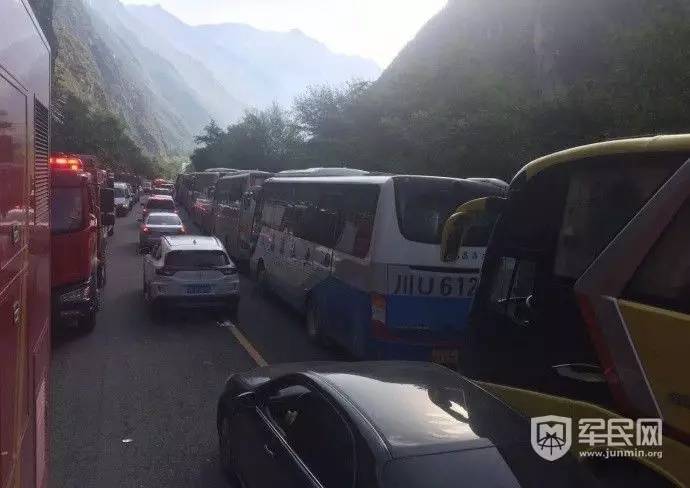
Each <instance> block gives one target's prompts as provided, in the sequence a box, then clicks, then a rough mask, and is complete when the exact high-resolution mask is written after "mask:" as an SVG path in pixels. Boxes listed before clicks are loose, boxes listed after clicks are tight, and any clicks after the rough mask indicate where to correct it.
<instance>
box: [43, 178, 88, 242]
mask: <svg viewBox="0 0 690 488" xmlns="http://www.w3.org/2000/svg"><path fill="white" fill-rule="evenodd" d="M82 195H83V193H82V189H81V188H78V187H75V188H55V187H54V188H53V191H52V195H51V202H50V226H51V231H52V232H53V233H54V234H60V233H65V232H74V231H77V230H80V229H81V228H82V227H83V226H84V212H83V211H82V198H83V197H82Z"/></svg>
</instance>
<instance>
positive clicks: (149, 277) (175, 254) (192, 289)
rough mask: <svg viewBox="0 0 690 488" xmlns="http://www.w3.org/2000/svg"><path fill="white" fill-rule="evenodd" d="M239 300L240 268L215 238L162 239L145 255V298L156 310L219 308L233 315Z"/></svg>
mask: <svg viewBox="0 0 690 488" xmlns="http://www.w3.org/2000/svg"><path fill="white" fill-rule="evenodd" d="M239 297H240V279H239V275H238V273H237V267H236V266H235V264H234V263H233V262H232V261H231V260H230V258H229V257H228V254H227V252H225V248H224V247H223V244H221V242H220V241H219V240H218V239H217V238H215V237H207V236H192V235H189V236H188V235H180V236H163V237H161V239H160V243H159V244H157V245H156V246H155V247H154V249H153V250H152V252H151V253H150V254H147V255H145V256H144V298H145V300H146V301H147V302H148V303H149V304H150V306H151V308H152V309H153V310H154V311H158V310H160V308H161V307H164V306H166V305H167V306H172V305H174V306H182V307H190V306H191V307H216V308H225V309H227V310H229V311H230V312H231V313H232V314H233V315H234V314H235V313H236V311H237V306H238V303H239Z"/></svg>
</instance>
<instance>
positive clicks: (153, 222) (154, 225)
mask: <svg viewBox="0 0 690 488" xmlns="http://www.w3.org/2000/svg"><path fill="white" fill-rule="evenodd" d="M184 233H185V228H184V225H183V224H182V220H181V219H180V216H179V215H177V214H176V213H173V212H151V213H149V214H148V215H147V216H146V219H144V221H143V222H142V223H141V226H140V227H139V250H140V251H142V250H146V249H151V248H152V247H153V245H155V244H158V242H159V241H160V239H161V237H162V236H165V235H179V234H184Z"/></svg>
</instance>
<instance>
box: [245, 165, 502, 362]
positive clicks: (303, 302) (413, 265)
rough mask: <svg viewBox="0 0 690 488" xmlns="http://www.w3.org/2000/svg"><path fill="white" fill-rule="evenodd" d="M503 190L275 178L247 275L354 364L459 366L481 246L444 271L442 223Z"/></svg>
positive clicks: (427, 182) (404, 179)
mask: <svg viewBox="0 0 690 488" xmlns="http://www.w3.org/2000/svg"><path fill="white" fill-rule="evenodd" d="M506 188H507V185H505V184H498V183H496V182H491V181H471V180H462V179H454V178H440V177H430V176H390V175H388V176H346V177H329V178H322V177H321V178H318V177H317V178H315V177H311V178H310V177H287V178H286V177H276V178H271V179H269V180H267V181H266V182H265V183H264V187H263V192H262V204H261V209H260V216H258V217H257V218H259V219H260V231H259V236H258V240H257V244H256V249H255V251H254V253H253V254H252V258H251V263H250V264H251V269H252V271H253V272H254V273H255V275H256V276H257V279H258V281H259V283H260V286H262V287H265V288H268V289H271V290H272V291H273V292H275V293H276V294H278V295H279V296H280V297H282V298H283V299H284V300H285V301H287V302H288V303H290V304H291V305H292V306H294V307H295V308H296V309H298V310H301V311H303V312H304V313H306V319H307V320H306V322H307V331H308V333H309V335H310V337H311V338H313V339H315V340H318V341H334V342H337V343H339V344H340V345H342V346H344V347H345V348H346V349H348V350H349V351H350V352H351V353H352V354H353V355H355V356H356V357H369V358H408V359H419V360H429V359H432V360H435V361H437V362H442V363H455V362H456V361H457V357H458V354H457V347H458V344H459V342H458V341H459V337H460V333H461V331H462V329H463V328H464V326H465V324H466V321H467V315H468V312H469V309H470V304H471V301H472V296H473V295H474V292H475V290H476V287H477V284H478V280H479V271H480V268H481V264H482V260H483V254H484V247H485V245H486V242H485V240H484V241H483V242H479V243H477V246H475V247H472V248H466V249H463V252H462V253H461V258H460V259H459V260H458V261H457V262H456V263H453V264H450V265H449V264H447V263H444V262H442V261H441V258H440V242H441V232H442V230H443V225H444V223H445V221H446V219H447V218H448V217H449V216H450V215H451V213H452V212H453V211H454V210H455V209H456V207H457V206H458V205H460V204H462V203H464V202H466V201H469V200H472V199H475V198H479V197H485V196H502V195H504V194H505V190H506ZM485 239H486V238H485Z"/></svg>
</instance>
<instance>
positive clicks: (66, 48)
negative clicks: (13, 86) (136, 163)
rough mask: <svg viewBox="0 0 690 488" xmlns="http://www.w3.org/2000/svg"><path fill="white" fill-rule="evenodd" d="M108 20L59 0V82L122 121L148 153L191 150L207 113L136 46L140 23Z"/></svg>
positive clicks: (162, 64) (161, 63)
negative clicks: (136, 33) (136, 27)
mask: <svg viewBox="0 0 690 488" xmlns="http://www.w3.org/2000/svg"><path fill="white" fill-rule="evenodd" d="M103 3H104V2H103ZM111 3H112V2H111ZM115 4H116V5H114V6H115V7H117V5H119V4H117V2H115ZM101 12H102V11H101ZM109 20H112V22H110V21H106V18H105V17H104V16H103V15H101V14H100V13H99V12H98V11H96V10H94V9H92V8H91V7H90V6H89V5H88V4H85V3H83V2H82V1H81V0H55V4H54V13H53V28H54V30H55V34H56V37H57V53H58V54H57V60H56V64H55V75H54V77H55V79H56V80H57V83H58V84H59V86H60V87H61V89H62V90H64V92H65V93H66V94H72V95H75V96H77V97H78V98H80V99H83V100H85V101H87V102H88V103H89V104H90V105H91V106H93V107H96V108H99V109H103V110H107V111H110V112H113V113H115V114H117V115H118V116H120V117H121V118H122V119H123V120H124V122H125V123H126V124H127V126H128V128H129V132H130V134H131V135H132V137H133V139H134V140H135V142H137V143H138V144H139V145H140V146H141V147H142V148H143V149H144V150H146V151H147V152H148V153H151V154H174V153H178V152H180V151H187V150H189V149H190V147H191V146H192V135H193V134H194V133H196V131H197V130H198V129H199V128H200V127H202V126H203V124H204V123H205V122H206V121H207V120H208V118H209V113H208V111H207V110H206V109H205V108H204V106H203V104H202V103H201V102H200V100H199V99H198V98H197V97H196V96H195V95H194V93H193V92H192V90H190V89H189V87H188V85H187V84H186V83H185V80H184V79H183V78H182V77H181V76H180V75H179V73H178V72H177V71H176V70H175V69H174V67H173V66H172V65H171V63H170V62H168V61H167V60H166V59H164V58H162V57H161V56H160V55H158V54H157V53H156V52H155V51H152V50H151V49H148V48H146V47H145V46H143V45H142V44H141V43H139V42H138V41H137V37H136V35H134V33H133V31H132V28H134V27H135V24H128V25H124V24H123V23H122V22H118V20H119V19H118V18H117V17H113V18H112V19H109Z"/></svg>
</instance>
